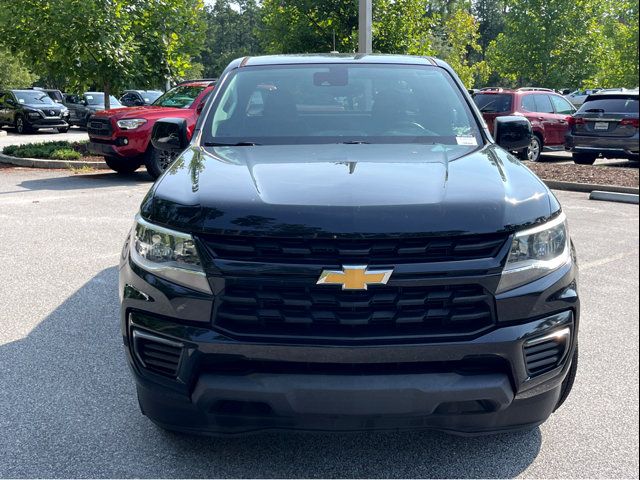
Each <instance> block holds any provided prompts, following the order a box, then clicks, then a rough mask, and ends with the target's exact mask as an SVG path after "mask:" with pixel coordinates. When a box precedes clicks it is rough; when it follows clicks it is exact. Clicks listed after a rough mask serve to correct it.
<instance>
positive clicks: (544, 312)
mask: <svg viewBox="0 0 640 480" xmlns="http://www.w3.org/2000/svg"><path fill="white" fill-rule="evenodd" d="M576 276H577V269H576V267H575V264H574V263H573V262H572V263H569V264H567V265H565V266H564V267H562V268H560V269H559V270H557V271H556V272H554V273H552V274H550V275H548V276H547V277H544V278H543V279H540V280H538V281H536V282H533V283H531V284H529V285H525V286H524V287H520V288H518V289H515V290H513V291H511V292H506V293H505V294H503V295H501V296H499V297H497V298H496V309H497V311H498V312H499V314H501V316H502V318H503V319H505V320H507V321H505V322H504V323H500V322H498V324H497V325H496V327H495V328H492V329H491V330H490V331H488V332H483V333H482V334H480V335H479V336H476V337H474V338H470V339H464V340H458V341H438V342H418V341H411V342H410V343H401V344H398V343H389V344H379V343H378V344H375V345H370V344H343V345H330V344H325V343H318V344H310V343H308V342H305V343H302V342H299V343H297V342H292V341H287V342H277V341H269V342H267V341H251V340H239V339H237V338H232V337H230V336H228V335H226V334H224V333H221V332H220V331H218V330H216V329H214V328H212V327H211V322H210V318H211V314H212V309H213V308H214V303H215V300H214V299H213V298H211V297H210V296H208V295H206V294H202V293H198V292H195V291H191V290H189V289H185V288H184V287H179V286H177V285H175V284H171V283H170V282H166V281H165V280H162V279H160V278H158V277H155V276H153V275H150V274H149V273H147V272H143V271H140V270H139V268H138V267H137V266H135V265H133V264H131V262H130V260H129V258H128V253H127V252H126V249H125V253H124V257H123V260H122V262H121V270H120V283H121V288H120V294H121V297H122V334H123V340H124V345H125V347H126V350H127V354H128V359H129V364H130V367H131V369H132V371H133V374H134V377H135V379H136V383H137V389H138V397H139V401H140V406H141V408H142V411H143V413H144V414H145V415H147V416H148V417H149V418H150V419H152V420H153V421H154V422H156V423H158V424H160V425H162V426H163V427H165V428H169V429H174V430H179V431H185V432H194V433H210V434H217V433H243V432H249V431H256V430H264V429H302V430H363V429H398V428H402V429H414V428H431V429H438V430H443V431H449V432H454V433H461V434H478V433H494V432H502V431H509V430H513V429H520V428H526V427H532V426H535V425H538V424H540V423H542V422H544V421H545V420H546V419H547V418H548V416H549V415H550V414H551V413H552V412H553V410H554V408H555V406H556V404H557V402H558V398H559V396H560V390H561V383H562V381H563V380H564V378H565V376H566V374H567V372H568V369H569V367H570V362H571V358H572V356H573V352H574V350H575V345H576V338H577V331H578V323H579V301H578V296H577V290H576ZM500 312H501V313H500ZM563 328H569V329H570V334H569V337H568V340H567V347H566V350H565V351H564V352H563V354H562V359H561V361H559V362H558V365H557V367H555V368H553V370H550V371H546V372H544V373H542V374H540V375H535V376H534V375H531V374H530V373H529V371H528V366H527V360H526V358H525V354H524V350H523V349H524V346H525V344H527V343H528V342H529V341H530V340H531V339H533V338H539V337H541V336H544V335H547V334H548V333H549V332H555V331H558V330H560V329H563ZM146 341H151V342H153V341H160V342H165V345H166V346H167V349H168V350H167V352H168V354H169V357H164V358H170V357H171V355H173V359H174V360H175V358H178V360H177V362H174V364H173V365H174V367H175V371H173V372H170V374H169V375H168V374H167V370H162V369H160V370H158V369H156V368H153V365H147V364H145V360H144V353H143V354H142V355H141V352H142V349H143V348H145V347H144V345H143V343H138V342H146ZM171 349H173V350H172V351H171ZM167 352H162V351H160V352H159V353H158V351H156V352H154V353H156V354H159V355H167ZM176 352H179V353H176ZM175 355H177V357H176V356H175ZM159 358H161V359H162V357H159ZM161 361H163V360H161ZM172 368H173V367H172Z"/></svg>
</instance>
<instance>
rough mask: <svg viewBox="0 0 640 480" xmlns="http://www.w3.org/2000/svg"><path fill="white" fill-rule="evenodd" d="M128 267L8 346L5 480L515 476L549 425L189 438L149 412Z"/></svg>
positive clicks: (0, 391) (103, 276)
mask: <svg viewBox="0 0 640 480" xmlns="http://www.w3.org/2000/svg"><path fill="white" fill-rule="evenodd" d="M116 285H117V268H116V267H112V268H108V269H106V270H103V271H102V272H100V273H99V274H98V275H96V276H95V277H94V278H93V279H92V280H91V281H89V282H88V283H86V284H85V285H84V286H83V287H82V288H80V289H79V290H78V291H76V292H75V293H74V294H73V295H71V296H70V297H69V298H67V299H66V300H65V301H64V302H63V303H62V304H61V305H60V306H59V307H58V308H56V309H55V310H54V311H53V312H51V314H49V315H48V316H47V317H46V318H45V319H44V320H43V321H42V323H40V324H39V325H38V326H37V327H36V328H35V329H34V330H33V331H32V332H31V333H30V334H29V335H28V336H27V337H26V338H24V339H21V340H18V341H15V342H12V343H9V344H6V345H2V346H0V477H3V478H5V477H10V478H18V477H39V478H43V477H67V478H78V477H94V478H98V477H116V478H117V477H122V478H124V477H154V478H162V477H190V478H196V477H235V478H242V477H262V478H264V477H291V478H295V477H307V478H310V477H370V478H373V477H388V478H391V477H483V478H487V477H513V476H517V475H519V474H520V473H522V472H523V470H525V469H526V468H527V466H528V465H529V464H530V463H531V462H532V461H533V460H534V459H535V458H536V456H537V455H538V452H539V450H540V445H541V441H542V436H541V433H540V430H539V429H535V430H532V431H529V432H523V433H514V434H506V435H500V436H491V437H478V438H459V437H452V436H448V435H444V434H440V433H433V432H420V433H406V432H405V433H353V434H304V433H264V434H256V435H252V436H244V437H227V438H221V437H217V438H208V437H188V436H180V435H177V434H170V433H165V432H163V431H161V430H159V429H157V428H156V427H155V426H154V425H153V424H152V423H151V422H150V421H148V420H147V419H146V418H145V417H143V416H142V415H141V414H140V412H139V410H138V405H137V402H136V398H135V390H134V386H133V381H132V379H131V377H130V374H129V371H128V368H127V366H126V362H125V359H124V352H123V348H122V344H121V337H120V331H119V320H118V298H117V287H116Z"/></svg>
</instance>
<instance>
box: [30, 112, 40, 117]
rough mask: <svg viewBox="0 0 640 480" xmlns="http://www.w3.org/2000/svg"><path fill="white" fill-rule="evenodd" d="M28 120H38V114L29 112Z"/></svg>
mask: <svg viewBox="0 0 640 480" xmlns="http://www.w3.org/2000/svg"><path fill="white" fill-rule="evenodd" d="M28 115H29V118H40V116H41V115H40V114H39V113H38V112H29V114H28Z"/></svg>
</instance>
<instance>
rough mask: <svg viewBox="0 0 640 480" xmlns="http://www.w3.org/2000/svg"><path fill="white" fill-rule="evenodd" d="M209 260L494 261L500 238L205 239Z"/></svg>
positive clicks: (335, 262)
mask: <svg viewBox="0 0 640 480" xmlns="http://www.w3.org/2000/svg"><path fill="white" fill-rule="evenodd" d="M200 240H201V241H202V242H203V244H204V245H205V246H206V248H207V249H208V250H209V252H210V253H211V255H212V256H213V257H214V258H222V259H228V260H244V261H258V262H272V263H278V262H280V263H322V264H325V265H340V264H348V263H356V264H370V263H378V264H380V263H391V264H398V263H421V262H444V261H456V260H471V259H478V258H490V257H495V256H496V255H497V254H498V251H499V250H500V248H501V247H502V246H503V245H504V243H505V242H506V241H507V235H505V234H497V235H494V234H491V235H468V236H458V237H413V238H398V239H393V238H385V239H357V240H350V239H318V238H316V239H298V238H269V237H242V236H228V235H215V236H212V235H208V236H202V237H200Z"/></svg>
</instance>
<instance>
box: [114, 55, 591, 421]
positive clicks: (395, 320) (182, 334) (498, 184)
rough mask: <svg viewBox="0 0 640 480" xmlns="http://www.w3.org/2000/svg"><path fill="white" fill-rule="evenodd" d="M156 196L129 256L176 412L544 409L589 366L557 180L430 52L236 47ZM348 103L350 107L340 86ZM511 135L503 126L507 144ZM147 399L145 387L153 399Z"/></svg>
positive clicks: (169, 412) (304, 415)
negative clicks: (280, 52)
mask: <svg viewBox="0 0 640 480" xmlns="http://www.w3.org/2000/svg"><path fill="white" fill-rule="evenodd" d="M218 88H219V90H218V91H217V92H216V93H215V94H214V96H213V97H212V98H211V99H210V100H209V101H208V102H207V105H206V106H205V109H204V110H203V114H202V116H201V118H200V119H199V121H198V123H197V125H196V131H195V132H194V134H193V138H192V139H191V141H190V140H189V136H188V133H187V132H188V120H187V119H186V118H182V119H178V118H172V119H166V120H159V121H157V122H156V124H155V126H154V135H153V141H154V144H156V146H157V147H158V148H162V149H165V148H172V149H174V150H175V151H177V152H180V156H179V157H178V158H177V159H176V161H175V162H173V164H172V165H171V166H170V167H169V169H168V170H167V171H166V172H165V173H164V174H163V175H162V177H161V178H160V179H159V181H157V182H156V183H155V185H154V186H153V188H151V190H150V191H149V193H148V195H147V196H146V198H145V199H144V201H143V203H142V205H141V208H140V212H139V214H138V215H137V216H136V220H135V225H134V227H133V229H132V232H131V235H130V238H129V239H128V240H127V241H126V244H125V246H124V248H123V251H122V255H121V263H120V269H119V275H120V287H119V288H120V298H121V301H122V304H121V322H122V324H121V327H122V328H121V331H122V335H123V340H124V345H125V348H126V351H127V354H128V355H127V356H128V361H129V363H130V366H131V370H132V372H133V374H134V377H135V380H136V383H137V393H138V399H139V405H140V407H141V409H142V412H143V413H144V414H145V415H147V416H148V417H149V418H150V419H152V420H153V421H154V422H156V423H157V424H158V425H160V426H161V427H163V428H166V429H170V430H178V431H185V432H191V433H195V432H203V433H220V432H227V433H229V432H233V433H240V432H246V431H254V430H263V429H272V428H277V429H283V428H284V429H320V430H343V429H347V430H348V429H358V430H360V429H397V428H431V429H441V430H446V431H449V432H459V433H467V434H471V433H473V434H478V433H490V432H504V431H510V430H513V429H521V428H532V427H533V426H536V425H539V424H540V423H542V422H544V421H545V420H546V419H547V417H548V416H549V415H550V414H551V413H552V412H553V411H554V410H555V409H556V408H557V407H558V406H559V405H560V404H562V402H563V401H564V399H565V398H566V397H567V395H568V393H569V391H570V390H571V384H572V382H573V378H574V375H575V372H576V369H577V344H578V341H577V333H578V323H579V320H578V319H579V299H578V294H577V292H578V290H579V289H578V288H577V285H576V282H577V264H576V263H575V260H574V254H573V247H572V243H571V241H570V237H569V234H568V231H567V226H566V224H565V215H564V213H563V212H562V209H561V207H560V205H559V203H558V200H557V199H556V197H555V196H554V195H553V193H551V191H550V190H549V189H548V188H547V187H546V186H545V185H544V183H543V182H542V181H541V180H540V179H538V178H537V177H536V176H535V175H534V174H533V173H532V172H531V171H530V170H529V169H527V168H524V167H523V166H522V164H520V163H519V162H514V161H513V159H512V157H511V155H509V154H508V153H507V151H505V150H503V148H500V147H499V146H498V144H500V145H502V146H503V147H504V148H506V149H507V150H514V149H515V150H517V149H520V148H524V147H525V146H526V145H528V144H529V141H530V137H531V135H532V132H531V125H530V123H529V122H528V121H527V120H526V119H525V118H523V117H513V116H512V117H502V118H497V119H496V120H495V123H496V126H495V136H494V138H495V141H494V138H492V136H491V135H490V133H489V131H488V130H487V129H486V128H485V126H484V122H483V120H482V118H481V116H480V114H479V112H477V109H476V108H475V107H473V102H472V100H471V98H470V96H469V94H468V93H467V91H466V90H465V87H464V85H463V84H462V82H461V81H460V80H459V78H458V77H457V76H456V74H455V73H454V72H453V70H452V69H451V68H450V67H449V66H448V65H447V64H446V63H444V62H442V61H439V60H436V59H432V58H425V57H409V56H383V55H353V56H348V57H347V56H340V57H336V56H335V55H324V56H309V55H299V56H271V57H255V58H244V59H238V60H235V61H233V62H232V63H231V64H230V65H229V66H228V67H227V69H226V70H225V71H224V73H223V75H222V79H221V81H220V83H219V87H218ZM336 106H339V107H340V108H336ZM495 142H498V144H496V143H495ZM132 406H133V405H132Z"/></svg>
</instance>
